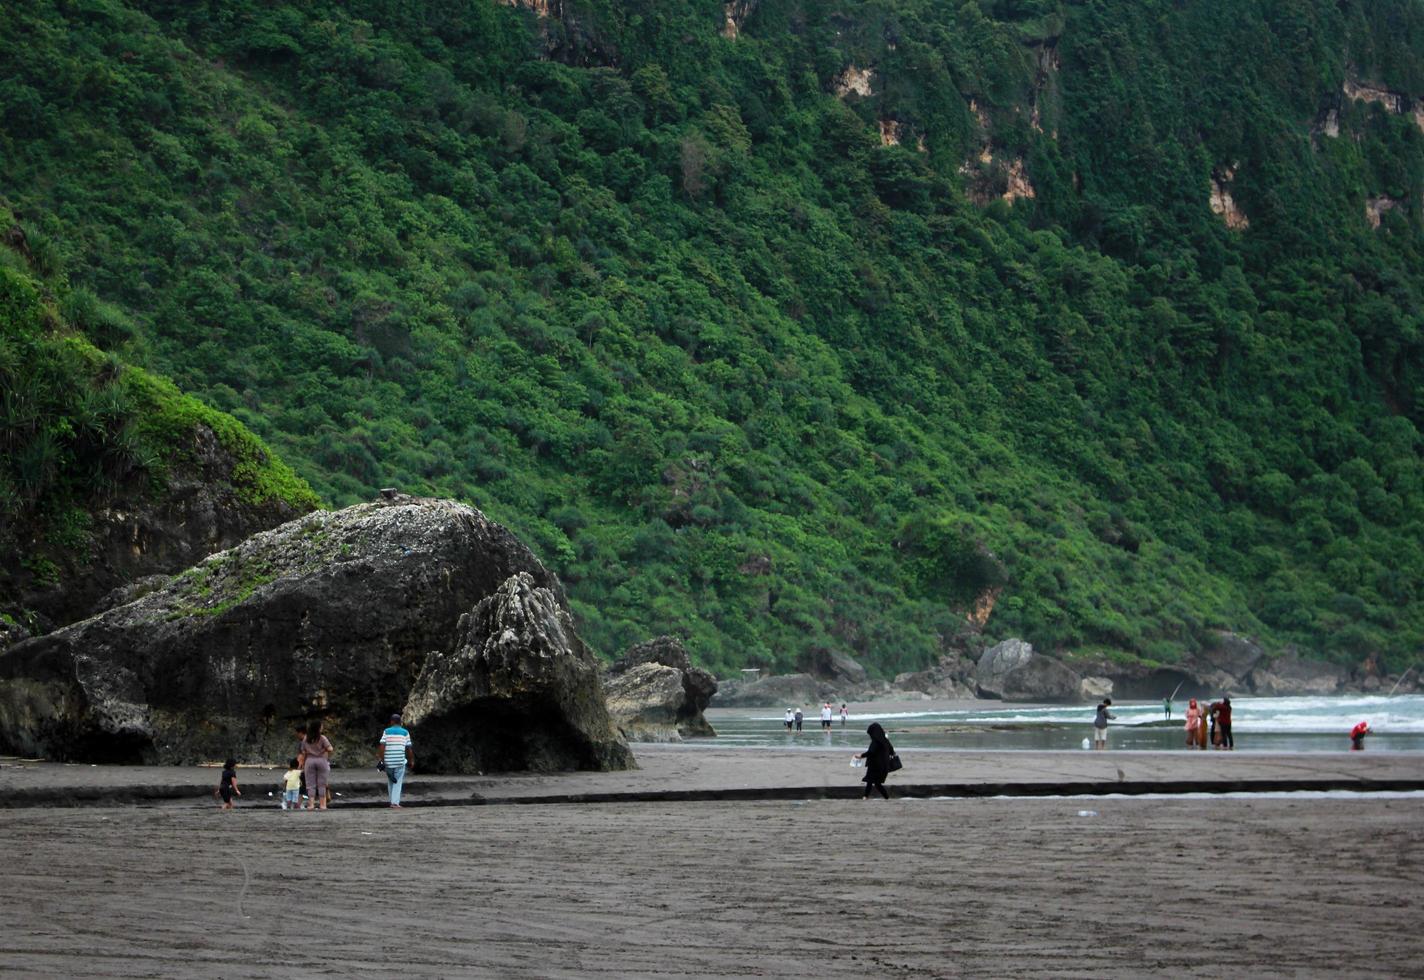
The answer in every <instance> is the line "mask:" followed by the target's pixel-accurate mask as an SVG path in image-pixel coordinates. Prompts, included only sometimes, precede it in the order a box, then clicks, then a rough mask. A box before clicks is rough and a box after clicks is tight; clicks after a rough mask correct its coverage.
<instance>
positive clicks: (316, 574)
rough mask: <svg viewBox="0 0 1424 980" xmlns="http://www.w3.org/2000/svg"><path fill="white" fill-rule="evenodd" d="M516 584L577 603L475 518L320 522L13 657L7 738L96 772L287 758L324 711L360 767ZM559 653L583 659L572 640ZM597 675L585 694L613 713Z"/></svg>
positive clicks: (462, 514)
mask: <svg viewBox="0 0 1424 980" xmlns="http://www.w3.org/2000/svg"><path fill="white" fill-rule="evenodd" d="M517 573H525V575H526V576H527V578H528V581H529V583H530V587H532V588H534V589H536V590H537V589H542V590H544V591H545V592H546V593H547V595H548V597H549V598H548V599H546V600H544V602H545V604H546V605H547V604H548V603H549V602H552V603H553V604H554V606H556V607H557V608H558V609H560V610H563V609H564V608H565V600H564V597H563V591H562V589H561V587H560V586H559V583H558V581H557V580H556V579H555V578H554V576H553V575H551V574H550V573H549V572H548V571H546V570H545V569H544V567H543V565H541V564H540V563H539V561H538V559H537V558H535V557H534V555H533V554H531V553H530V552H529V550H528V549H527V548H526V547H525V546H524V545H523V544H522V543H520V542H519V541H518V539H516V538H515V537H514V536H513V535H512V534H510V533H509V532H508V531H507V530H505V529H504V528H503V527H501V526H500V525H498V524H495V523H494V522H493V521H490V520H489V519H487V518H486V517H485V516H484V515H483V514H481V513H480V512H479V511H476V510H474V509H472V508H470V507H465V506H462V505H459V504H455V503H452V502H449V501H441V500H423V499H415V498H410V497H398V498H396V499H393V500H390V501H383V502H378V503H372V504H362V505H358V506H355V507H349V508H347V509H345V510H342V511H338V512H335V513H331V512H317V513H312V514H308V515H306V516H305V517H302V518H299V519H298V520H295V521H291V522H289V523H287V524H284V525H282V526H281V527H279V528H276V529H274V530H271V531H266V532H263V533H261V534H257V535H255V536H253V537H252V538H250V539H248V540H247V541H244V542H243V543H242V544H240V545H238V546H237V547H235V548H231V549H229V550H227V551H224V552H221V553H219V554H216V555H213V556H212V557H210V558H208V559H207V560H205V561H203V562H202V563H201V564H199V565H197V566H195V567H193V568H190V569H188V570H187V571H186V572H184V573H182V574H180V575H177V576H175V577H173V578H172V579H171V580H170V581H169V582H168V583H167V584H166V585H164V586H163V587H161V588H158V589H156V590H154V591H152V592H149V593H148V594H146V595H143V596H141V597H139V598H137V599H135V600H134V601H132V602H129V603H127V604H125V605H121V606H118V607H116V608H113V609H110V610H108V611H107V612H104V613H101V614H100V615H98V616H95V617H93V618H91V619H87V620H85V621H83V622H80V623H76V624H74V625H72V626H69V627H66V628H64V629H61V630H58V631H56V632H54V633H51V634H48V635H46V636H41V637H36V638H33V639H30V640H27V641H24V642H22V643H19V644H17V645H15V646H14V647H12V648H10V649H9V650H8V651H6V652H5V653H4V654H3V655H0V744H3V745H4V746H6V747H8V748H10V749H12V750H17V751H20V752H24V753H26V754H36V755H46V756H49V757H51V758H57V759H88V760H92V761H99V760H106V761H123V762H140V761H142V762H166V763H191V762H196V761H199V760H204V759H220V758H222V757H223V756H224V755H225V754H227V753H229V752H231V753H233V754H235V755H237V756H238V758H240V759H253V760H256V759H262V760H285V759H287V758H288V757H289V756H290V755H291V748H292V739H291V734H290V732H291V726H292V724H293V723H294V722H295V721H297V720H300V719H304V718H307V717H309V716H312V715H318V714H319V715H322V716H324V717H325V718H326V720H327V732H328V734H329V735H330V736H331V737H332V740H333V742H335V744H336V746H337V750H338V751H337V756H336V758H337V761H338V762H341V761H342V758H343V750H346V751H354V752H355V753H356V755H355V758H356V759H358V760H359V761H360V763H361V764H364V762H365V760H366V757H367V755H368V752H369V750H370V744H371V742H372V740H373V739H374V738H375V736H376V734H377V733H379V731H380V728H381V724H382V722H383V721H384V719H385V717H386V716H387V715H388V714H389V713H390V712H391V711H392V710H394V709H396V708H398V707H400V706H401V705H402V704H403V703H404V702H405V700H406V696H407V694H408V693H409V692H410V691H411V689H412V687H413V686H414V684H415V681H416V677H417V675H418V674H420V672H421V670H422V668H423V667H424V666H425V664H426V661H427V658H429V657H430V656H431V655H432V653H435V654H436V655H437V656H438V655H440V654H443V653H445V652H446V651H450V650H452V649H453V648H454V645H455V640H456V624H457V622H458V621H459V620H460V617H461V615H462V614H463V613H466V612H468V611H470V610H471V609H472V608H473V607H475V606H476V604H477V603H480V601H481V600H483V599H485V598H486V597H488V596H491V595H493V594H494V593H495V592H496V591H497V590H499V589H500V587H501V586H502V585H504V584H505V582H506V580H507V579H509V578H510V576H512V575H515V574H517ZM521 581H523V580H522V579H521ZM476 612H477V614H478V610H476ZM476 618H478V616H477V617H476ZM546 619H547V617H546ZM501 635H502V634H501ZM462 636H463V634H462ZM564 645H565V646H566V647H567V648H568V649H570V650H572V651H573V652H574V654H575V655H576V656H577V655H582V654H586V651H584V650H583V648H582V644H581V643H580V642H579V641H578V640H577V638H576V637H573V636H572V631H571V630H569V631H568V635H567V636H565V637H564ZM505 649H506V652H507V653H508V652H509V651H512V650H513V647H506V648H505ZM548 649H549V646H548V645H546V646H543V647H539V648H538V651H539V652H538V653H537V655H538V656H542V655H544V653H546V652H548ZM509 655H512V653H509ZM566 674H567V676H571V677H579V676H584V675H581V674H579V673H578V671H577V670H574V669H570V670H568V671H567V672H566ZM586 676H587V678H588V680H587V683H588V685H589V687H590V688H591V691H589V692H584V693H583V694H581V695H578V696H582V697H586V698H591V699H592V701H593V702H595V703H596V704H597V709H598V710H599V711H601V710H602V703H601V700H602V699H601V692H599V691H598V688H597V676H596V672H594V671H592V668H591V666H590V668H589V672H588V673H587V675H586ZM568 697H569V698H574V697H575V694H573V693H571V694H569V695H568ZM555 700H557V699H555ZM432 717H433V715H432ZM553 721H554V720H553V719H550V729H551V730H553V729H557V728H558V726H557V725H556V724H554V723H553ZM549 737H551V738H552V737H554V735H550V736H549ZM571 737H572V736H571ZM430 741H431V740H430V739H421V738H420V737H419V734H418V733H417V742H418V743H419V742H426V743H428V742H430ZM358 746H359V748H358ZM434 749H435V746H433V745H429V744H426V745H425V746H424V747H423V748H422V752H421V757H422V760H430V761H429V762H425V763H424V764H426V765H429V764H430V763H431V762H434V758H433V757H432V756H433V750H434ZM548 757H550V758H552V757H553V752H552V750H551V751H550V753H549V756H548ZM346 758H351V756H349V755H347V756H346ZM588 758H601V761H603V762H605V763H606V764H610V765H611V764H615V763H616V762H617V761H619V759H620V758H622V757H621V756H620V754H619V753H618V752H617V750H616V749H610V750H609V751H607V752H606V753H605V754H604V755H603V756H601V757H598V756H597V753H594V754H593V755H591V756H588Z"/></svg>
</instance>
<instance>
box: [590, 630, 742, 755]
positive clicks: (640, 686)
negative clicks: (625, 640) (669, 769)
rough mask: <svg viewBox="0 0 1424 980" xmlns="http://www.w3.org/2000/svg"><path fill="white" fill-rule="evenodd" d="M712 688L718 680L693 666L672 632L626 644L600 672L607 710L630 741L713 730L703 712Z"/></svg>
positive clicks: (661, 739)
mask: <svg viewBox="0 0 1424 980" xmlns="http://www.w3.org/2000/svg"><path fill="white" fill-rule="evenodd" d="M716 693H717V679H716V678H715V677H713V676H712V675H711V674H710V673H708V672H707V671H705V670H702V669H701V668H699V667H694V666H692V660H691V658H690V657H688V655H687V650H686V649H685V648H684V647H683V645H682V641H681V640H679V639H678V638H677V637H675V636H660V637H657V638H655V639H652V640H649V641H648V642H646V643H640V644H638V645H637V646H634V647H631V648H629V650H628V652H627V653H625V654H624V655H623V656H622V657H620V658H619V659H618V660H617V661H615V662H614V663H613V665H612V666H610V667H609V668H608V672H607V673H606V675H605V676H604V696H605V698H606V700H607V703H608V713H609V715H610V716H612V718H613V721H614V724H615V725H617V726H618V729H619V730H620V731H621V732H622V733H623V734H624V736H626V737H627V738H629V739H632V740H635V741H651V742H669V741H677V740H679V739H681V738H688V737H692V736H703V735H715V734H717V733H716V732H715V731H713V729H712V726H711V725H710V724H708V723H707V719H706V718H705V717H704V716H703V713H702V712H703V711H704V710H705V709H706V707H707V704H708V702H709V701H711V700H712V696H713V695H715V694H716Z"/></svg>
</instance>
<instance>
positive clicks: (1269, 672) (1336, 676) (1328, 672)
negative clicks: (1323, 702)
mask: <svg viewBox="0 0 1424 980" xmlns="http://www.w3.org/2000/svg"><path fill="white" fill-rule="evenodd" d="M1346 678H1347V674H1346V671H1345V668H1344V667H1341V666H1339V665H1337V664H1327V663H1322V662H1320V661H1316V660H1302V659H1300V657H1298V656H1294V655H1290V654H1288V655H1286V656H1284V657H1277V658H1276V659H1275V660H1270V661H1264V662H1261V663H1258V664H1256V665H1255V667H1253V668H1252V670H1251V674H1250V676H1249V677H1248V681H1249V682H1250V685H1251V690H1252V691H1253V692H1254V693H1256V694H1259V695H1261V696H1263V697H1282V696H1287V695H1293V694H1335V693H1336V692H1338V691H1339V690H1340V689H1341V688H1342V687H1344V686H1345V681H1346Z"/></svg>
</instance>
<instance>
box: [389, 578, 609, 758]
mask: <svg viewBox="0 0 1424 980" xmlns="http://www.w3.org/2000/svg"><path fill="white" fill-rule="evenodd" d="M456 636H457V638H456V641H455V644H454V646H453V648H452V649H450V650H449V651H448V652H444V651H437V652H434V653H432V654H431V655H430V656H429V657H427V658H426V661H425V665H424V667H423V668H422V669H421V672H420V676H419V677H417V678H416V681H415V685H414V687H413V688H412V690H411V692H410V697H409V698H408V699H407V701H406V703H405V710H404V711H403V712H402V715H403V717H404V720H405V722H406V724H407V725H409V726H411V727H412V729H413V735H414V737H415V738H416V739H417V740H418V742H419V743H420V746H421V748H420V750H419V752H420V754H419V759H420V764H421V765H422V766H423V767H424V766H430V765H433V766H434V767H435V768H437V769H439V770H440V771H442V772H490V771H497V772H498V771H512V770H534V771H539V772H549V771H556V770H565V769H595V770H603V769H627V768H630V767H631V766H632V764H633V757H632V754H631V753H630V752H629V751H628V746H627V743H626V742H624V741H623V739H622V738H620V737H619V735H618V732H617V730H616V729H615V728H614V727H613V725H612V723H611V722H610V720H609V716H608V711H607V709H606V708H605V707H604V701H603V688H602V686H601V684H600V683H599V677H598V666H597V662H596V661H595V659H594V656H593V654H592V653H591V652H589V650H588V648H587V647H586V646H584V644H583V641H582V640H580V639H579V636H578V634H577V633H576V632H575V631H574V627H573V620H572V619H571V617H570V616H569V611H568V607H567V605H566V604H565V602H564V600H563V597H562V596H561V595H559V594H558V592H557V591H556V590H555V589H553V588H551V587H550V586H549V584H548V583H547V582H543V583H541V582H540V581H539V580H538V579H536V578H535V576H533V575H531V574H530V573H529V572H527V571H520V572H517V573H516V574H514V575H511V576H510V577H509V578H507V579H505V581H504V582H502V583H501V584H500V586H499V587H498V588H497V589H496V590H495V591H494V593H493V594H491V595H489V596H486V597H485V598H483V599H481V600H480V601H479V603H478V604H477V605H476V606H475V607H474V609H473V610H471V611H470V612H469V613H467V614H466V615H463V616H461V617H460V621H459V625H458V628H457V630H456Z"/></svg>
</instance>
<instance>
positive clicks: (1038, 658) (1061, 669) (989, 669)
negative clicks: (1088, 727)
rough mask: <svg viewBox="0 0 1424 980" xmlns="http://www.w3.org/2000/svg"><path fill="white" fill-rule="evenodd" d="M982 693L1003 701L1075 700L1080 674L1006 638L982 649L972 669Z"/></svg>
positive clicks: (1027, 646) (1024, 644) (1022, 643)
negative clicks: (976, 665)
mask: <svg viewBox="0 0 1424 980" xmlns="http://www.w3.org/2000/svg"><path fill="white" fill-rule="evenodd" d="M975 683H976V685H977V687H978V690H979V694H980V696H981V697H991V698H1002V699H1003V700H1005V701H1077V700H1078V699H1079V697H1080V696H1081V694H1080V686H1081V678H1079V677H1078V675H1077V674H1076V673H1074V672H1073V670H1071V669H1070V668H1069V667H1068V666H1067V665H1066V664H1064V663H1062V662H1061V661H1058V660H1054V659H1052V658H1050V657H1045V656H1043V655H1042V654H1040V653H1035V652H1034V649H1033V647H1032V646H1031V645H1029V644H1028V643H1025V642H1024V641H1023V640H1017V639H1009V640H1005V641H1004V642H1002V643H999V644H997V645H995V646H992V647H990V648H989V649H988V650H985V651H984V655H983V656H981V657H980V658H979V667H978V670H977V671H976V672H975Z"/></svg>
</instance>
